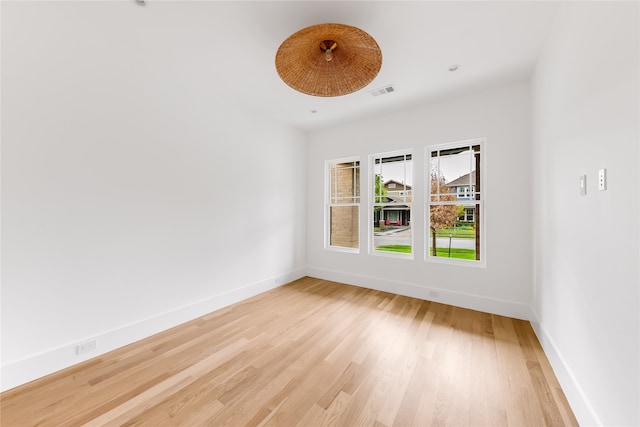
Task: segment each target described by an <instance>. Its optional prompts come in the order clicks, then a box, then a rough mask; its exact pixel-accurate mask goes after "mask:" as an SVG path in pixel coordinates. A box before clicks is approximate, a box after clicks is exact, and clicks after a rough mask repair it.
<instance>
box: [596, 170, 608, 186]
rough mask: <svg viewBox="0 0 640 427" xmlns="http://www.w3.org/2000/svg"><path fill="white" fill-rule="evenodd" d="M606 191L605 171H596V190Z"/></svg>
mask: <svg viewBox="0 0 640 427" xmlns="http://www.w3.org/2000/svg"><path fill="white" fill-rule="evenodd" d="M606 189H607V170H606V169H600V170H599V171H598V190H600V191H604V190H606Z"/></svg>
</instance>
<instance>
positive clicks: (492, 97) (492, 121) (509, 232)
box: [307, 81, 531, 319]
mask: <svg viewBox="0 0 640 427" xmlns="http://www.w3.org/2000/svg"><path fill="white" fill-rule="evenodd" d="M529 101H530V99H529V85H528V83H527V82H525V81H523V82H513V83H510V84H504V85H503V86H500V87H491V88H488V89H484V90H481V91H477V92H473V93H469V94H467V95H465V96H461V97H457V98H453V99H449V100H444V101H440V102H438V103H434V104H431V105H425V106H422V107H420V108H414V109H411V110H407V111H404V112H401V113H397V114H393V115H388V116H384V117H377V118H375V119H370V120H365V121H360V122H356V123H352V124H348V125H344V126H340V127H336V128H332V129H328V130H323V131H321V132H317V133H314V134H312V135H310V138H309V148H308V174H307V192H308V194H309V197H308V205H307V221H308V222H307V256H308V263H309V270H308V271H309V274H310V275H313V276H318V277H322V278H327V279H332V280H338V281H343V282H346V283H352V284H358V285H361V286H368V287H371V288H376V289H382V290H386V291H389V292H396V293H400V294H405V295H411V296H416V297H420V298H425V299H430V300H438V301H441V302H446V303H451V304H455V305H459V306H463V307H471V308H474V309H478V310H483V311H487V312H493V313H500V314H506V315H511V316H515V317H519V318H527V319H528V318H530V307H529V302H530V289H531V235H530V232H529V222H530V219H531V218H530V213H529V212H530V196H529V191H528V189H529V188H530V159H529V156H530V128H529V117H530V110H529ZM482 137H484V138H486V144H485V146H484V151H485V161H486V163H485V165H486V167H485V171H486V182H485V183H484V184H483V187H484V193H483V194H484V197H485V219H486V239H487V250H486V259H487V266H486V268H474V267H466V266H465V267H460V266H452V265H443V264H435V263H431V262H425V261H424V248H423V246H424V245H423V242H424V240H423V239H425V234H424V214H425V208H424V197H423V192H424V175H423V173H424V172H423V170H424V169H423V165H424V149H425V146H427V145H431V144H440V143H447V142H454V141H461V140H468V139H473V138H482ZM406 148H408V149H413V153H414V160H413V162H414V187H413V190H414V203H413V212H412V214H411V218H412V229H413V233H414V248H413V249H414V254H415V259H413V260H407V259H395V258H387V257H381V256H375V255H368V254H367V244H366V241H367V232H368V220H367V213H368V211H367V209H368V208H367V203H366V199H365V200H364V202H363V204H362V206H361V215H360V240H361V250H360V253H359V254H351V253H340V252H333V251H328V250H324V249H323V232H324V231H323V230H324V226H323V224H324V223H323V221H324V215H323V212H324V211H323V200H324V199H323V198H324V195H323V191H324V187H323V185H324V184H323V183H324V162H325V160H328V159H336V158H341V157H349V156H360V158H361V168H362V176H363V177H365V179H363V181H362V194H366V191H367V190H366V185H367V183H368V180H367V179H366V177H367V176H368V175H367V166H368V165H367V162H368V155H369V154H373V153H377V152H386V151H391V150H397V149H406ZM430 291H435V292H439V294H440V297H439V298H433V297H432V296H431V294H430Z"/></svg>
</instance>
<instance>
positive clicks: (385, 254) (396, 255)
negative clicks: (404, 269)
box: [360, 148, 416, 260]
mask: <svg viewBox="0 0 640 427" xmlns="http://www.w3.org/2000/svg"><path fill="white" fill-rule="evenodd" d="M406 154H410V155H411V159H412V160H411V162H412V163H411V182H412V183H413V180H414V178H415V163H414V162H413V160H414V158H415V157H414V156H415V154H414V153H413V149H410V148H408V149H405V150H395V151H387V152H383V153H374V154H369V163H368V172H367V181H368V184H367V200H368V203H367V206H368V214H367V219H368V221H367V230H368V231H367V237H368V238H367V248H368V249H367V253H368V254H369V255H374V256H381V257H385V258H398V259H408V260H413V259H414V255H415V252H416V251H415V236H414V234H415V233H414V232H413V228H412V230H411V253H410V254H403V253H399V252H387V251H376V250H374V249H373V238H374V235H373V227H372V224H373V206H374V204H375V203H374V199H373V197H374V194H373V192H374V189H375V186H374V183H373V182H374V181H373V174H374V169H375V165H374V159H377V158H381V157H393V156H400V155H406ZM361 177H362V175H361ZM382 184H383V182H382V181H381V182H380V185H382ZM405 188H406V187H405ZM411 188H413V185H411ZM360 190H362V187H360ZM361 194H362V192H361ZM361 201H362V199H361ZM407 204H408V205H409V207H410V208H411V214H412V215H411V218H412V221H413V213H414V212H413V204H414V201H413V200H412V201H411V202H408V203H407Z"/></svg>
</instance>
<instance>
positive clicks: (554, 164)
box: [532, 2, 640, 426]
mask: <svg viewBox="0 0 640 427" xmlns="http://www.w3.org/2000/svg"><path fill="white" fill-rule="evenodd" d="M638 28H639V10H638V3H637V2H625V3H614V2H585V3H571V4H570V5H568V6H567V7H566V9H565V10H564V11H563V12H562V14H561V15H560V16H559V18H558V21H557V22H556V25H555V27H554V29H553V31H552V32H551V34H550V36H549V38H548V40H547V43H546V46H545V49H544V51H543V54H542V56H541V58H540V60H539V62H538V65H537V69H536V71H535V74H534V78H533V85H532V88H533V89H532V99H533V108H532V110H533V118H534V119H533V122H532V123H533V125H532V126H533V147H534V149H533V176H534V177H536V178H535V179H534V186H533V188H534V192H533V208H534V215H533V217H534V248H535V249H534V277H535V279H534V288H533V297H534V309H535V312H536V315H537V319H538V322H539V323H538V324H536V331H537V333H538V336H539V337H540V339H541V341H542V342H543V345H544V347H545V350H546V352H547V354H548V356H549V358H550V359H551V361H552V363H553V365H554V369H555V370H556V373H557V375H558V377H559V379H560V381H561V383H562V385H563V389H564V390H565V393H566V394H567V396H568V398H569V400H570V402H571V405H572V407H573V409H574V412H575V413H576V416H578V419H579V421H580V422H581V424H583V425H593V424H604V425H607V426H614V425H615V426H623V425H629V426H631V425H633V426H637V425H640V414H639V407H640V392H639V388H640V373H639V365H640V351H639V346H640V342H639V337H640V330H639V325H640V317H639V313H640V306H639V291H638V288H639V284H640V281H639V277H640V276H639V267H638V266H639V264H640V262H639V261H640V252H639V250H638V243H639V242H638V238H639V236H640V233H639V231H640V229H639V221H640V210H639V203H638V195H639V192H638V188H639V186H638V185H639V183H640V181H639V174H638V168H639V166H640V162H639V154H640V153H639V149H638V148H639V145H640V143H639V141H640V135H639V128H640V110H639V108H638V106H639V102H640V99H639V96H638V95H639V91H640V85H639V78H640V77H639V76H640V67H639V52H640V45H639V40H640V34H639V30H638ZM601 168H606V170H607V178H608V188H607V190H606V191H598V189H597V172H598V170H599V169H601ZM582 174H586V175H587V195H586V196H579V195H578V177H579V176H580V175H582Z"/></svg>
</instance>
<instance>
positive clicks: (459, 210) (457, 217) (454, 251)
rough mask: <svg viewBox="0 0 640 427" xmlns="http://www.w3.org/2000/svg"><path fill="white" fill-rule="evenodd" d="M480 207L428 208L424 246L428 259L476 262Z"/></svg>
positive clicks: (478, 251)
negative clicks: (427, 235) (454, 259)
mask: <svg viewBox="0 0 640 427" xmlns="http://www.w3.org/2000/svg"><path fill="white" fill-rule="evenodd" d="M479 207H480V205H453V204H451V205H438V206H431V207H430V212H429V244H428V245H427V246H428V248H429V256H437V257H445V258H457V259H468V260H479V259H480V247H479V242H480V229H479V224H480V222H479V221H478V218H479V215H478V213H479V212H478V210H479ZM434 247H435V250H434Z"/></svg>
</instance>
